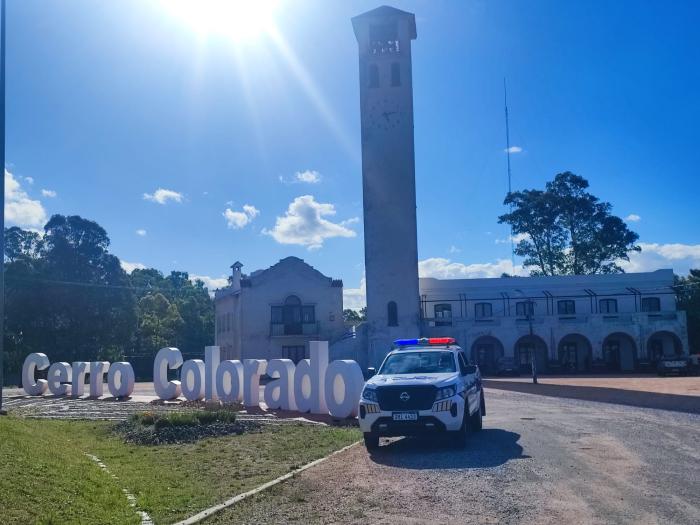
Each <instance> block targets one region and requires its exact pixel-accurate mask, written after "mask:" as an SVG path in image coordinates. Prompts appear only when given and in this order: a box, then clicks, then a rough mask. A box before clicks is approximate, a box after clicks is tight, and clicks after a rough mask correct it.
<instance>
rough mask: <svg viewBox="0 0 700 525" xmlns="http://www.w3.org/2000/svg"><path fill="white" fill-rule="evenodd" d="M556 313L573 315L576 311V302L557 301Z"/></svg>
mask: <svg viewBox="0 0 700 525" xmlns="http://www.w3.org/2000/svg"><path fill="white" fill-rule="evenodd" d="M557 313H558V314H559V315H573V314H575V313H576V303H575V302H574V301H572V300H569V299H567V300H565V301H557Z"/></svg>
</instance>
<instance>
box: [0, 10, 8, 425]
mask: <svg viewBox="0 0 700 525" xmlns="http://www.w3.org/2000/svg"><path fill="white" fill-rule="evenodd" d="M0 1H1V2H2V4H0V31H2V35H0V99H1V100H0V106H1V107H2V109H0V129H1V130H2V131H0V133H1V135H0V163H1V164H2V170H3V173H2V184H0V203H2V212H0V249H2V266H1V267H0V415H4V414H7V411H6V410H5V409H4V408H3V407H2V387H3V386H4V385H5V374H4V373H3V371H4V368H3V367H4V366H5V364H4V362H3V361H4V359H3V358H4V354H5V40H6V39H5V0H0Z"/></svg>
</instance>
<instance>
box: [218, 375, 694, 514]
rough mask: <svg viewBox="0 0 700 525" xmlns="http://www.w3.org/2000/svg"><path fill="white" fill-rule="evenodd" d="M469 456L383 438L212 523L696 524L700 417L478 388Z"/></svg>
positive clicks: (436, 443)
mask: <svg viewBox="0 0 700 525" xmlns="http://www.w3.org/2000/svg"><path fill="white" fill-rule="evenodd" d="M486 403H487V411H488V413H487V417H486V418H485V420H484V421H485V423H484V429H483V430H482V431H481V432H479V433H476V434H473V435H472V437H471V441H470V443H469V446H468V447H467V449H466V450H455V449H452V448H450V447H449V446H448V445H446V444H444V443H443V442H441V441H440V440H436V439H432V440H417V439H394V440H383V442H382V443H383V446H382V447H380V449H379V451H378V452H376V453H373V454H371V455H370V454H368V453H367V451H366V450H365V449H364V447H363V446H356V447H354V448H352V449H350V450H348V451H346V452H344V453H343V454H341V455H339V456H337V457H335V458H332V459H331V460H329V461H327V462H325V463H322V464H321V465H319V466H317V467H315V468H313V469H310V470H308V471H306V472H305V473H303V474H301V475H300V476H298V477H296V478H295V479H293V480H292V481H290V482H287V483H284V484H282V485H279V486H277V487H275V488H273V489H271V490H270V491H266V492H264V493H262V494H259V495H257V496H255V497H253V498H250V499H248V500H245V501H244V502H241V503H239V504H238V505H236V506H235V507H233V508H231V509H227V510H226V511H224V512H223V513H221V514H219V515H216V516H215V517H214V518H213V519H211V520H210V521H209V522H208V523H436V522H451V523H552V524H554V523H556V524H560V523H574V524H579V523H586V524H588V523H630V524H632V523H635V524H639V523H642V524H647V523H648V524H652V523H674V524H686V523H687V524H693V525H695V524H697V523H700V499H699V497H698V495H699V494H700V469H699V468H698V465H700V444H699V443H700V439H699V438H700V416H699V415H696V414H688V413H682V412H670V411H665V410H652V409H643V408H633V407H629V406H621V405H615V404H609V403H597V402H590V401H580V400H575V399H564V398H555V397H548V396H540V395H531V394H526V393H519V392H506V391H502V390H493V389H487V390H486Z"/></svg>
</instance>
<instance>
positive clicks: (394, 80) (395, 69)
mask: <svg viewBox="0 0 700 525" xmlns="http://www.w3.org/2000/svg"><path fill="white" fill-rule="evenodd" d="M391 85H392V87H397V86H400V85H401V66H400V64H399V63H398V62H394V63H393V64H391Z"/></svg>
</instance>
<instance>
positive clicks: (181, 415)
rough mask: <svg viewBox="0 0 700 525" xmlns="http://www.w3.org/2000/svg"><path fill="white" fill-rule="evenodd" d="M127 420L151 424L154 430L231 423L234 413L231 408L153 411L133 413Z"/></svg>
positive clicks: (136, 423) (140, 423) (233, 419)
mask: <svg viewBox="0 0 700 525" xmlns="http://www.w3.org/2000/svg"><path fill="white" fill-rule="evenodd" d="M129 421H130V422H131V423H132V424H134V425H140V426H151V425H153V427H154V428H155V429H156V430H159V429H161V428H170V427H190V426H195V425H210V424H212V423H233V422H235V421H236V413H235V412H233V411H231V410H225V409H218V410H203V411H199V410H197V411H188V412H167V413H161V414H157V413H153V412H141V413H138V414H133V415H132V416H131V417H130V418H129Z"/></svg>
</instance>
